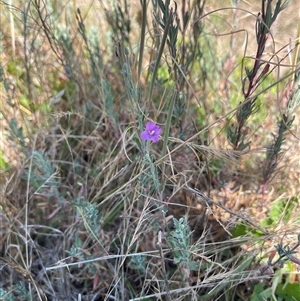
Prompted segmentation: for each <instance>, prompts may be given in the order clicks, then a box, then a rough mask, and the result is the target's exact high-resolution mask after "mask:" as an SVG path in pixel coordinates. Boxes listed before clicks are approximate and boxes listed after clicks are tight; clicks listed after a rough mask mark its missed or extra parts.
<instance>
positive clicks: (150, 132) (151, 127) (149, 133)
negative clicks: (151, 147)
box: [141, 121, 161, 143]
mask: <svg viewBox="0 0 300 301" xmlns="http://www.w3.org/2000/svg"><path fill="white" fill-rule="evenodd" d="M160 133H161V128H160V126H159V125H156V124H155V123H154V122H151V121H150V122H147V123H146V129H145V131H143V132H141V138H142V140H152V142H154V143H155V142H157V141H158V140H159V134H160Z"/></svg>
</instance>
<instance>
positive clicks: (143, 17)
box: [138, 0, 147, 81]
mask: <svg viewBox="0 0 300 301" xmlns="http://www.w3.org/2000/svg"><path fill="white" fill-rule="evenodd" d="M146 13H147V0H143V2H142V28H141V42H140V54H139V65H138V81H140V76H141V72H142V65H143V64H142V63H143V56H144V46H145V32H146V20H147V16H146Z"/></svg>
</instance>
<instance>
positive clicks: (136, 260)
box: [129, 254, 147, 273]
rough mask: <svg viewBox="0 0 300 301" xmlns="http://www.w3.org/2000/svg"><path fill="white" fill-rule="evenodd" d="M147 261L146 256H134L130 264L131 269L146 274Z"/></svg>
mask: <svg viewBox="0 0 300 301" xmlns="http://www.w3.org/2000/svg"><path fill="white" fill-rule="evenodd" d="M146 259H147V257H146V256H145V255H142V254H139V255H137V256H132V257H131V259H130V262H129V266H130V268H132V269H134V270H138V271H140V272H142V273H145V272H146V264H147V262H146Z"/></svg>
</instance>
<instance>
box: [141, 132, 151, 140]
mask: <svg viewBox="0 0 300 301" xmlns="http://www.w3.org/2000/svg"><path fill="white" fill-rule="evenodd" d="M141 138H142V140H148V139H151V136H150V135H149V132H148V131H143V132H141Z"/></svg>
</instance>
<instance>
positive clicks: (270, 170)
mask: <svg viewBox="0 0 300 301" xmlns="http://www.w3.org/2000/svg"><path fill="white" fill-rule="evenodd" d="M271 2H272V1H269V0H268V1H262V2H261V13H260V14H259V15H258V16H257V17H256V32H255V34H256V38H257V39H256V43H254V44H253V45H250V44H249V45H248V46H249V48H250V47H252V49H255V53H256V55H255V56H254V59H253V66H252V67H250V68H247V67H245V73H246V76H245V77H244V78H243V79H242V80H239V79H237V78H236V77H234V74H233V75H232V77H231V75H226V78H224V74H222V72H221V70H222V69H223V70H225V69H226V68H227V69H228V68H229V69H230V68H232V70H227V71H228V72H229V74H231V72H233V71H234V70H233V69H238V68H241V69H243V68H244V63H242V65H241V66H240V65H239V64H238V63H237V61H236V57H234V56H233V57H232V58H231V57H230V59H232V60H231V61H230V64H228V65H227V67H226V68H225V67H223V66H221V65H222V64H221V63H218V61H220V62H228V59H229V58H228V53H225V54H224V52H222V53H220V52H219V51H218V49H217V47H216V42H217V39H215V36H217V37H218V39H219V38H220V36H221V35H222V34H223V33H219V32H217V31H218V30H220V28H221V27H222V26H219V25H220V24H221V25H222V24H225V23H223V21H222V20H221V19H220V20H219V21H216V20H217V18H213V17H212V16H215V17H218V16H219V14H220V13H222V12H223V11H227V10H225V9H222V8H221V9H217V8H216V9H215V10H212V11H209V12H208V13H206V14H204V13H205V12H207V11H206V8H209V6H207V3H206V1H202V0H197V1H183V2H182V3H177V2H174V3H173V2H171V1H169V0H166V1H162V0H157V1H154V0H153V1H151V3H150V2H148V1H146V0H142V1H141V2H140V3H129V2H128V1H127V0H124V1H117V3H115V4H113V5H111V6H105V5H106V4H104V3H101V4H95V3H93V4H91V5H88V4H86V5H85V4H82V6H81V7H76V5H75V2H73V3H68V4H65V6H63V5H62V4H59V3H56V2H51V1H50V2H49V3H40V2H38V1H32V2H30V3H29V4H28V6H26V7H25V8H23V7H22V6H19V7H20V8H17V7H18V6H16V7H14V6H11V5H8V4H6V3H1V4H2V5H3V6H4V8H5V14H7V16H13V20H14V24H12V23H8V24H5V26H7V27H8V26H12V25H13V26H14V28H17V27H18V28H19V31H18V35H20V37H22V38H23V39H21V40H20V41H19V42H18V45H21V46H22V47H23V48H22V49H23V51H19V50H18V49H19V48H18V47H15V49H16V53H15V56H16V57H15V58H14V59H12V58H10V57H9V56H6V57H5V59H6V62H7V63H9V64H7V65H5V64H4V65H1V69H0V74H1V79H2V82H3V89H2V91H3V95H4V96H5V97H6V99H7V104H6V105H5V107H3V108H1V114H2V116H3V120H4V121H5V128H6V133H5V134H6V136H7V141H8V142H7V145H9V146H10V147H11V148H14V149H15V152H14V153H12V152H11V155H14V156H15V157H14V161H13V160H8V156H7V157H5V158H4V159H5V162H7V164H8V168H6V170H4V171H3V173H2V174H3V177H2V176H1V181H2V178H3V184H4V185H3V189H2V191H1V196H3V198H1V202H0V208H1V211H2V212H1V215H0V219H1V237H0V238H1V246H2V248H1V254H0V257H1V258H0V260H1V264H3V268H2V271H3V274H2V276H0V283H1V286H2V289H1V290H0V296H1V298H3V299H4V300H46V299H47V300H50V299H51V300H62V299H63V300H91V299H93V300H108V299H115V300H124V301H125V300H198V299H199V298H200V299H201V300H236V299H237V298H240V299H241V298H244V299H245V298H246V299H247V298H248V300H258V298H259V296H268V298H269V297H270V298H273V299H274V300H276V298H277V297H278V296H279V297H280V296H282V291H280V290H281V289H282V287H281V286H280V285H281V284H283V280H282V279H281V280H278V279H279V278H277V275H276V274H275V273H276V272H275V273H274V271H275V270H276V269H277V270H278V271H280V270H282V265H283V264H286V266H288V265H289V264H291V263H293V264H296V265H298V264H299V259H298V258H297V254H296V253H295V252H296V250H297V249H298V246H299V240H298V238H297V241H296V239H295V241H296V242H294V243H292V242H289V243H288V244H286V243H284V242H283V241H282V242H280V243H279V242H278V240H279V239H280V238H282V237H285V236H284V235H283V233H284V232H288V233H289V234H290V236H293V237H294V238H295V237H296V236H297V235H298V233H297V235H295V234H294V232H295V228H294V227H290V228H288V227H287V226H286V225H287V224H288V223H291V224H293V223H296V220H297V216H296V215H294V214H291V210H290V207H289V206H288V205H289V203H291V202H287V203H284V202H283V203H282V204H286V206H285V210H284V211H285V216H280V214H279V213H278V210H275V209H276V208H275V207H272V208H271V210H270V214H271V215H272V216H271V218H270V219H268V220H266V219H264V221H263V222H262V221H261V220H260V218H261V217H260V215H259V214H257V216H251V215H249V214H248V212H249V210H248V209H252V203H251V201H249V202H248V203H247V204H244V205H243V206H244V207H245V208H244V211H243V210H242V208H240V207H238V205H237V204H236V203H237V202H236V199H238V198H239V194H238V193H239V192H244V191H246V190H247V189H248V188H249V187H255V188H256V191H255V192H254V194H255V196H256V201H258V202H260V203H263V204H264V205H266V204H267V202H261V201H262V200H263V201H265V199H264V198H265V197H266V198H267V197H269V196H268V195H267V194H268V192H267V185H268V186H270V185H272V184H273V183H274V182H273V179H275V178H276V175H277V174H279V173H280V169H279V168H278V167H279V165H280V164H281V162H282V160H283V156H282V154H283V151H284V147H285V146H286V145H291V140H290V137H292V135H291V133H292V132H293V131H294V124H295V122H296V118H295V117H294V115H295V114H296V113H295V112H296V110H297V107H298V105H299V89H298V86H297V84H298V79H299V77H298V73H299V70H298V67H297V63H298V62H297V60H296V61H295V62H294V65H293V67H294V69H293V70H292V71H291V72H290V74H289V75H288V76H286V77H285V78H286V79H291V82H290V84H289V85H288V86H287V87H288V88H287V89H288V93H286V94H287V97H286V99H285V100H281V101H280V102H279V103H280V106H278V107H277V109H274V108H276V103H275V102H274V106H273V111H267V110H268V107H267V106H266V108H265V110H266V112H272V113H273V112H274V111H276V112H278V114H277V116H278V118H277V123H274V120H273V119H272V118H269V117H268V116H267V115H266V117H265V119H267V120H268V129H267V131H268V132H269V133H271V132H275V134H273V136H272V137H271V142H269V143H268V139H267V138H268V137H267V138H266V139H265V138H264V137H259V139H257V141H256V140H255V136H254V133H252V132H250V131H249V128H250V127H251V126H252V127H253V128H255V127H256V125H255V122H254V121H253V120H254V118H253V116H254V115H255V114H261V115H263V114H264V113H265V111H263V110H262V109H261V107H260V106H259V101H260V102H263V101H264V99H265V98H264V97H267V96H266V95H267V92H269V91H271V88H272V86H275V85H277V87H278V89H279V88H281V85H282V83H283V82H284V81H285V78H283V79H278V80H277V82H276V83H273V81H275V76H273V75H272V74H274V72H275V67H276V68H277V67H280V66H279V64H278V65H277V66H275V67H274V69H271V59H272V58H274V56H275V55H271V59H270V60H265V57H264V55H265V50H266V43H267V38H268V37H269V36H270V34H271V31H270V30H271V27H272V26H273V25H274V22H275V21H276V20H277V18H278V16H279V15H280V14H281V13H282V11H283V9H285V8H286V6H287V4H288V1H285V2H284V3H282V2H281V1H278V2H277V3H276V4H275V5H272V3H271ZM71 4H74V6H72V5H71ZM233 4H234V5H233V11H234V12H235V13H234V16H233V18H234V20H235V23H234V25H233V28H234V29H235V31H236V32H238V28H237V26H238V22H237V19H238V13H237V12H238V11H239V6H238V3H237V1H233ZM97 5H99V7H98V6H97ZM253 9H254V8H253ZM62 11H63V14H61V12H62ZM94 11H97V12H99V13H100V14H101V21H102V20H106V21H105V28H102V27H100V26H97V25H98V24H97V19H92V20H91V19H90V18H89V16H90V15H92V12H94ZM240 11H244V12H245V10H240ZM29 12H30V13H29ZM135 14H136V16H137V17H136V18H135V17H134V18H133V17H132V16H135ZM149 14H153V18H152V19H151V18H150V17H149ZM249 15H251V16H253V15H254V14H253V13H252V12H249ZM20 16H21V18H19V17H20ZM18 18H19V19H18ZM99 19H100V18H99ZM10 20H11V19H10ZM136 21H138V22H140V23H137V22H136ZM217 22H220V23H218V24H217ZM253 23H254V22H253ZM215 25H216V26H215ZM217 25H218V27H217ZM243 25H244V26H246V24H243ZM253 25H254V24H253ZM247 30H253V28H252V29H249V28H247ZM212 32H213V33H214V34H210V33H212ZM234 34H235V33H231V37H230V38H229V40H228V43H229V45H230V47H231V49H230V53H231V54H232V53H233V52H234V50H233V48H234V43H233V38H234ZM3 39H4V41H5V42H6V41H9V42H12V43H16V39H11V40H10V37H9V36H8V35H7V36H4V37H3ZM223 48H224V49H225V46H224V45H223ZM295 53H297V51H295ZM241 55H243V56H244V57H243V59H242V62H244V60H246V51H244V53H242V54H241ZM270 69H271V70H270ZM20 70H24V72H21V71H20ZM242 71H243V70H242ZM219 80H220V81H222V80H224V82H226V84H225V86H224V87H225V88H224V89H223V88H222V89H221V87H220V85H219V83H218V81H219ZM230 81H234V83H233V84H234V86H236V87H238V89H239V90H240V92H237V91H236V90H235V91H230V90H229V87H230V85H229V84H228V83H229V82H230ZM262 85H264V89H262V90H261V91H260V90H259V87H260V86H262ZM11 86H13V88H12V87H11ZM232 86H233V85H232ZM265 86H266V87H267V88H265ZM214 89H219V91H215V90H214ZM226 89H228V90H227V91H225V92H226V95H227V96H228V99H227V101H228V103H225V102H221V101H219V100H220V97H218V96H217V95H216V94H219V95H224V94H223V93H224V91H223V90H226ZM221 90H222V91H221ZM215 92H216V93H215ZM270 93H271V92H270ZM236 95H239V96H240V97H241V101H240V102H239V104H238V105H237V104H236V103H237V100H236V99H237V96H236ZM273 97H275V95H273ZM21 99H22V101H20V100H21ZM233 107H234V109H233V110H232V108H233ZM5 110H7V111H6V112H7V114H5ZM226 118H231V121H232V126H229V127H228V125H227V121H226ZM261 119H263V118H261ZM147 122H151V124H155V126H156V128H155V129H158V128H159V129H161V131H160V130H159V131H158V133H152V132H150V133H148V134H147V133H146V134H147V135H142V134H141V133H142V131H145V125H146V123H147ZM276 127H277V129H276V130H274V128H276ZM146 130H147V127H146ZM261 133H262V132H259V134H261ZM154 134H155V135H156V134H157V136H158V137H156V138H157V139H156V138H155V139H152V140H151V139H150V138H151V137H152V138H153V135H154ZM252 135H253V136H252ZM261 135H264V134H261ZM145 137H146V138H145ZM147 137H148V138H147ZM149 137H150V138H149ZM147 139H148V140H147ZM226 139H227V141H228V142H229V144H226ZM144 140H147V141H144ZM157 140H158V141H157ZM250 141H252V142H251V143H250ZM262 141H263V144H261V142H262ZM153 142H157V143H153ZM266 144H268V146H267V147H265V149H266V151H265V153H263V154H262V152H256V151H254V150H261V149H262V148H263V146H264V145H266ZM227 146H228V147H227ZM2 153H3V156H5V155H6V154H5V152H4V150H2ZM16 154H17V156H16ZM251 156H252V157H251ZM248 158H250V159H249V160H253V161H252V162H251V163H252V166H255V162H257V161H260V162H262V163H261V165H262V166H263V169H262V170H261V167H260V166H257V164H256V166H255V168H253V171H254V176H253V177H249V176H245V177H239V176H240V175H241V174H247V173H248V170H247V168H245V161H246V160H247V159H248ZM11 162H17V164H15V166H13V164H12V163H11ZM228 166H229V167H230V172H229V171H226V170H225V169H226V168H227V167H228ZM5 167H7V166H6V165H5ZM224 170H225V171H224ZM234 173H237V176H235V177H234V176H233V174H234ZM249 182H251V183H249ZM221 183H222V184H221ZM275 183H276V182H275ZM229 184H230V185H229ZM259 189H260V190H259ZM278 190H279V189H278ZM276 192H277V191H276ZM262 196H263V197H262ZM276 197H278V195H275V196H274V197H273V199H275V200H276ZM292 197H293V204H296V203H297V202H298V201H299V194H298V195H297V194H295V195H293V196H292ZM222 200H223V201H222ZM286 200H288V196H287V197H286ZM232 201H234V204H233V205H232ZM268 201H269V203H268V204H271V200H270V197H269V199H268ZM280 204H281V203H280ZM274 206H275V205H274ZM293 206H294V207H293V208H296V205H293ZM274 208H275V209H274ZM280 208H281V207H280ZM219 210H221V212H223V214H224V216H223V217H222V216H221V217H220V216H218V212H219ZM295 210H296V209H295ZM225 214H226V216H225ZM278 215H279V216H278ZM228 216H230V218H228ZM2 220H3V223H2ZM280 227H281V228H280ZM2 234H3V235H2ZM232 236H234V237H232ZM267 238H268V239H273V241H272V242H274V243H275V242H276V246H277V247H276V252H277V253H278V259H274V256H273V255H274V254H275V253H276V252H275V253H274V250H273V253H272V255H271V256H269V255H267V254H268V253H267V250H268V249H267V247H266V246H265V244H264V241H265V240H266V239H267ZM249 243H252V246H253V248H254V250H250V251H249ZM291 246H292V247H291ZM247 248H248V249H247ZM261 258H262V259H261ZM266 258H267V262H266V263H264V264H261V262H260V261H259V260H260V259H261V260H265V259H266ZM273 259H274V260H273ZM265 261H266V260H265ZM279 263H280V264H279ZM264 268H265V270H263V269H264ZM8 275H10V277H8ZM257 280H264V285H265V286H267V285H270V284H271V285H272V290H269V289H268V288H266V287H264V286H259V285H258V284H257ZM279 282H280V283H279ZM276 283H277V284H278V285H277V284H276ZM294 289H295V286H292V287H290V288H289V289H288V290H285V291H284V294H285V295H288V296H289V298H292V297H293V290H294ZM264 294H265V295H264ZM279 297H278V298H279Z"/></svg>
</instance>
